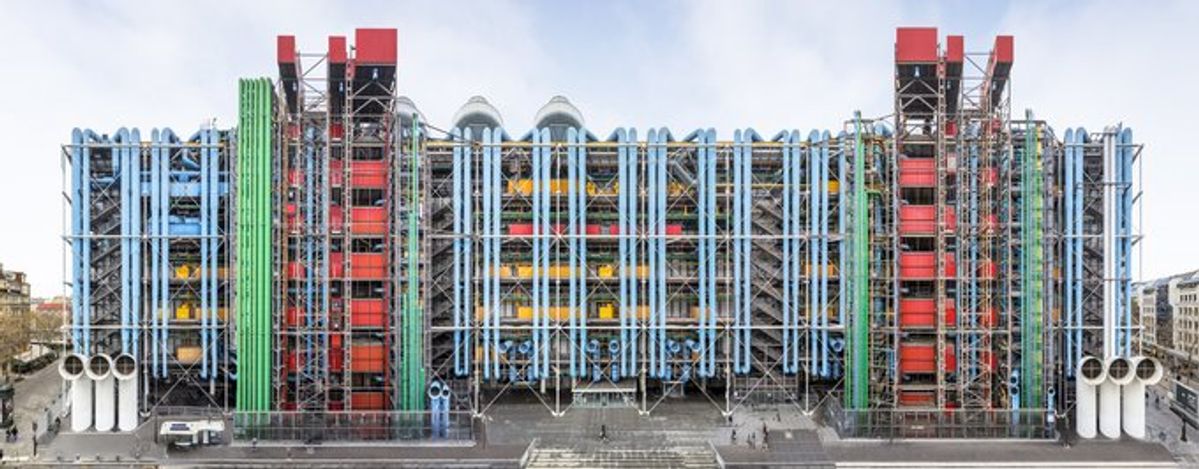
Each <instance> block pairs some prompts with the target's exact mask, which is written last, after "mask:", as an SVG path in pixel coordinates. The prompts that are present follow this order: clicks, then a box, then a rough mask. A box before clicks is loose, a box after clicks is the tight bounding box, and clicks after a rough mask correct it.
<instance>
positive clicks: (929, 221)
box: [899, 205, 957, 235]
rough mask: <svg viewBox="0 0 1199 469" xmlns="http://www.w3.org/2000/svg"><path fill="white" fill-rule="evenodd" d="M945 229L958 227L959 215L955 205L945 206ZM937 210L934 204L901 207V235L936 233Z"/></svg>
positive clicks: (950, 229)
mask: <svg viewBox="0 0 1199 469" xmlns="http://www.w3.org/2000/svg"><path fill="white" fill-rule="evenodd" d="M944 218H945V219H944V220H943V221H944V226H945V228H944V230H945V231H953V230H955V229H957V216H956V212H955V211H954V209H953V207H945V217H944ZM936 229H937V211H936V208H935V207H934V206H932V205H903V206H900V207H899V234H900V235H920V234H925V235H931V234H934V233H936Z"/></svg>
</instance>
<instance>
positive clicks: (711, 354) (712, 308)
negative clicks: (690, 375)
mask: <svg viewBox="0 0 1199 469" xmlns="http://www.w3.org/2000/svg"><path fill="white" fill-rule="evenodd" d="M706 135H707V137H706V138H705V139H704V140H705V141H706V142H707V144H706V145H705V147H706V149H707V155H706V156H705V158H706V159H707V162H708V164H707V167H706V170H707V171H706V172H707V175H706V177H707V179H708V182H707V187H706V190H705V192H706V196H707V197H708V203H707V213H705V214H704V222H705V223H707V225H708V238H707V239H706V240H705V241H704V242H705V243H707V244H708V249H707V250H708V257H709V259H710V262H708V263H707V264H706V268H707V269H708V275H707V278H708V311H706V315H705V317H706V319H707V320H708V342H707V344H705V345H704V350H705V351H706V352H707V355H708V357H707V359H706V360H704V364H705V365H706V366H707V370H706V371H705V373H704V376H705V377H709V378H710V377H712V376H715V375H716V315H717V308H716V306H717V305H716V130H715V129H712V128H709V129H708V130H707V132H706Z"/></svg>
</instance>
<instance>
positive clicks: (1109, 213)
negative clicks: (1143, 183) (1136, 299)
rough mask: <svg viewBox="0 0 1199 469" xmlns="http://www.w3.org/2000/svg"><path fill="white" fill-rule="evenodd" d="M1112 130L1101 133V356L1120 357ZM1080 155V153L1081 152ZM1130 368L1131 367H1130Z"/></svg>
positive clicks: (1113, 140)
mask: <svg viewBox="0 0 1199 469" xmlns="http://www.w3.org/2000/svg"><path fill="white" fill-rule="evenodd" d="M1114 132H1115V130H1114V129H1113V128H1111V127H1108V128H1107V129H1104V133H1103V352H1104V354H1103V356H1104V358H1107V359H1109V360H1111V359H1112V358H1113V357H1115V356H1117V355H1122V351H1121V350H1120V343H1119V342H1118V341H1117V335H1116V328H1117V326H1118V325H1117V321H1118V320H1119V318H1117V317H1116V296H1115V295H1116V289H1115V282H1116V249H1115V247H1116V237H1115V234H1116V230H1117V226H1116V216H1115V214H1116V210H1115V203H1116V184H1115V180H1116V151H1115V149H1116V145H1115V141H1116V139H1115V137H1114ZM1080 151H1081V150H1080ZM1129 366H1130V367H1131V364H1129Z"/></svg>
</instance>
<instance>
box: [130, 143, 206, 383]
mask: <svg viewBox="0 0 1199 469" xmlns="http://www.w3.org/2000/svg"><path fill="white" fill-rule="evenodd" d="M134 132H135V134H134V135H135V137H134V138H135V139H136V131H134ZM220 140H221V139H220V134H219V132H218V131H217V130H216V129H209V130H208V144H209V148H208V159H209V161H208V190H207V192H208V200H209V202H208V222H209V233H210V234H211V236H209V238H208V256H209V257H208V266H207V267H206V268H205V270H206V272H205V274H206V275H208V282H209V285H210V287H209V289H208V304H209V307H210V309H208V310H207V311H208V340H209V346H208V354H209V360H208V367H209V369H208V376H209V380H210V381H211V380H215V379H216V374H217V351H218V350H219V342H218V340H217V336H218V333H217V319H218V315H219V310H220V304H219V302H218V300H217V298H218V285H219V284H220V283H219V282H220V275H219V274H220V271H219V270H218V269H217V259H219V256H220V249H221V247H220V239H219V237H220V220H219V219H218V217H219V216H220V200H221V193H220V182H221V181H220V178H221V176H220V174H221V168H220V150H219V149H218V148H217V145H219V144H220ZM139 174H140V172H139ZM139 179H140V177H139ZM139 216H140V215H139ZM140 251H141V248H140V247H139V248H137V249H135V250H134V252H135V253H137V255H138V256H139V261H138V265H140V264H141V262H140ZM135 272H137V274H136V276H137V277H138V278H140V277H141V274H140V270H137V269H135ZM140 297H141V293H140V292H138V291H137V290H135V295H134V298H140ZM133 344H134V350H136V349H137V339H134V342H133Z"/></svg>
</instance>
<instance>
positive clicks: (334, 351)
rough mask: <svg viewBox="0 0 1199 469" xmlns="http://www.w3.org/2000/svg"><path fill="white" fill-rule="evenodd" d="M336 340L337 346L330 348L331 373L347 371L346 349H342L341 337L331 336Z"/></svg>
mask: <svg viewBox="0 0 1199 469" xmlns="http://www.w3.org/2000/svg"><path fill="white" fill-rule="evenodd" d="M331 337H332V338H333V339H336V342H337V345H336V346H330V347H329V371H332V372H334V373H341V372H342V371H344V370H345V369H346V365H345V363H346V354H345V349H343V348H341V337H340V336H336V335H335V336H331Z"/></svg>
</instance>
